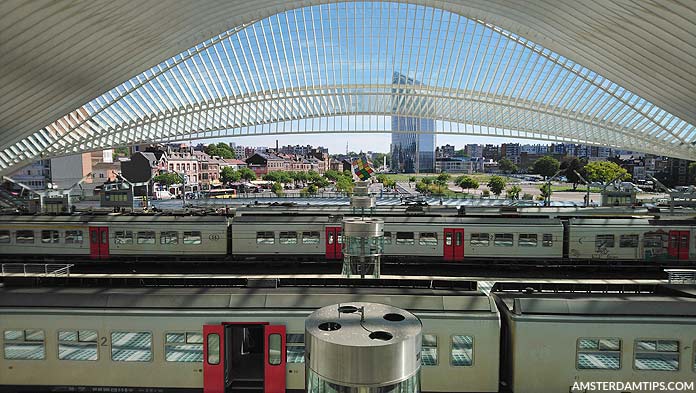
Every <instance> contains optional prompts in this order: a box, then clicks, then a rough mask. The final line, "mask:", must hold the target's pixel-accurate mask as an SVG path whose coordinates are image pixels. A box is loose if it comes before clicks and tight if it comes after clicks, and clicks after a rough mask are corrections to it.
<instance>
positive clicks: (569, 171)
mask: <svg viewBox="0 0 696 393" xmlns="http://www.w3.org/2000/svg"><path fill="white" fill-rule="evenodd" d="M585 165H587V161H586V160H585V159H582V160H581V159H579V158H577V157H573V158H571V159H569V160H564V161H563V162H562V163H561V169H562V170H564V171H565V176H566V177H567V178H568V181H569V182H571V183H573V190H575V189H577V188H578V184H579V183H580V182H581V179H580V177H579V176H578V175H576V174H575V172H577V173H579V174H580V175H582V176H583V177H585V175H586V173H585Z"/></svg>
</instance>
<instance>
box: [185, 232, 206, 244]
mask: <svg viewBox="0 0 696 393" xmlns="http://www.w3.org/2000/svg"><path fill="white" fill-rule="evenodd" d="M201 241H202V237H201V232H200V231H190V232H184V244H201Z"/></svg>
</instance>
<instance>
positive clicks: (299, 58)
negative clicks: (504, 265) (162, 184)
mask: <svg viewBox="0 0 696 393" xmlns="http://www.w3.org/2000/svg"><path fill="white" fill-rule="evenodd" d="M0 37H1V38H0V174H6V173H8V172H9V171H10V170H12V169H13V168H16V167H18V166H19V165H23V164H26V163H28V162H31V161H33V160H37V159H41V158H49V157H54V156H61V155H69V154H75V153H79V152H84V151H91V150H97V149H103V148H109V147H116V146H124V145H129V144H133V143H147V142H166V141H178V140H187V139H203V138H218V137H226V136H241V135H256V134H292V133H310V132H315V133H318V132H325V133H330V132H355V133H360V132H392V131H394V132H406V131H408V132H414V131H415V132H418V131H419V130H398V129H396V130H392V128H391V127H392V124H393V123H390V121H389V119H390V118H392V117H394V116H398V117H413V118H423V119H430V120H434V121H435V132H437V133H451V134H462V135H465V134H466V135H487V136H502V137H508V138H527V139H536V140H542V141H549V142H551V141H558V142H568V143H585V144H590V145H599V146H609V147H615V148H620V149H627V150H636V151H644V152H649V153H654V154H659V155H667V156H672V157H679V158H685V159H696V146H695V145H696V128H695V126H694V125H695V124H696V4H694V3H693V2H690V1H679V0H661V1H641V2H629V1H622V0H616V1H604V2H597V1H581V2H578V1H576V0H535V1H530V2H510V1H507V0H407V1H369V2H351V1H348V2H336V1H323V0H304V1H290V0H256V1H227V0H198V1H190V0H180V1H167V2H163V1H158V0H151V1H129V2H114V1H110V0H77V1H48V0H39V1H33V2H28V1H23V0H9V1H4V2H2V3H0ZM396 123H399V122H396ZM428 132H430V131H428Z"/></svg>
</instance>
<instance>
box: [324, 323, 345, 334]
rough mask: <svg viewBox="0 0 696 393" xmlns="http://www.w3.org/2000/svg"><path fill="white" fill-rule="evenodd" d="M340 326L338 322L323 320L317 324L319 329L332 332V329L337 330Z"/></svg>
mask: <svg viewBox="0 0 696 393" xmlns="http://www.w3.org/2000/svg"><path fill="white" fill-rule="evenodd" d="M340 328H341V324H340V323H338V322H324V323H321V324H319V330H323V331H325V332H332V331H334V330H338V329H340Z"/></svg>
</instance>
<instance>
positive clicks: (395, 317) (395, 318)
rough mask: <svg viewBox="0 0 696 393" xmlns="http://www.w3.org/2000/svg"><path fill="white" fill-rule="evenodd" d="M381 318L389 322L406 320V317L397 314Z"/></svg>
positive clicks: (385, 315)
mask: <svg viewBox="0 0 696 393" xmlns="http://www.w3.org/2000/svg"><path fill="white" fill-rule="evenodd" d="M383 318H384V319H386V320H387V321H390V322H401V321H403V320H404V319H406V317H404V316H403V315H401V314H397V313H389V314H384V317H383Z"/></svg>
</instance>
